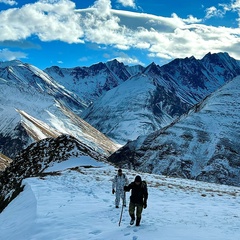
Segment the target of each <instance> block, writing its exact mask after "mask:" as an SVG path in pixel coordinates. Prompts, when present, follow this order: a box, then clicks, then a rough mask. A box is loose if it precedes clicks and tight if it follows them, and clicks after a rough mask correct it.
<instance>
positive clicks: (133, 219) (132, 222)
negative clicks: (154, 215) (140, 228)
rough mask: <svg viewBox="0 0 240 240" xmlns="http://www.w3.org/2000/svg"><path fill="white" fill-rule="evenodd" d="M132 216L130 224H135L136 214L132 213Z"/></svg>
mask: <svg viewBox="0 0 240 240" xmlns="http://www.w3.org/2000/svg"><path fill="white" fill-rule="evenodd" d="M130 217H131V221H130V225H133V224H134V221H135V217H134V215H131V216H130Z"/></svg>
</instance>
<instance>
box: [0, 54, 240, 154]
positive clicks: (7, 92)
mask: <svg viewBox="0 0 240 240" xmlns="http://www.w3.org/2000/svg"><path fill="white" fill-rule="evenodd" d="M239 74H240V67H239V61H236V60H235V59H233V58H231V57H230V56H229V55H228V54H227V53H218V54H211V53H208V54H207V55H206V56H205V57H204V58H203V59H201V60H197V59H195V58H194V57H190V58H185V59H175V60H173V61H172V62H170V63H168V64H166V65H164V66H162V67H160V66H158V65H156V64H155V63H151V64H150V65H149V66H147V67H143V66H140V65H136V66H126V65H124V64H123V63H119V62H118V61H117V60H113V61H110V62H107V63H98V64H94V65H92V66H90V67H76V68H71V69H62V68H59V67H51V68H48V69H46V70H45V71H42V70H40V69H37V68H36V67H34V66H32V65H30V64H24V63H22V62H20V61H10V62H4V63H0V86H1V88H0V91H1V96H0V114H1V116H2V121H1V123H0V152H2V153H3V154H5V155H7V156H9V157H12V156H14V155H15V154H16V153H17V152H19V151H21V150H22V149H24V148H25V147H27V146H28V145H29V144H30V143H32V142H34V141H36V139H35V140H34V139H32V137H29V136H28V132H27V131H29V128H31V126H32V125H30V126H28V129H27V131H26V129H24V127H23V126H25V127H26V124H23V123H24V121H25V120H26V119H25V118H22V116H21V115H19V114H18V113H17V112H16V110H15V109H19V110H20V111H24V112H26V113H27V114H29V115H31V116H32V117H33V118H36V119H39V120H40V121H43V122H45V123H46V124H47V125H49V127H53V129H56V131H59V132H61V133H68V134H70V133H71V134H73V135H74V136H76V137H79V132H81V129H79V127H76V126H75V123H76V122H78V120H77V121H75V120H73V119H74V118H75V117H77V118H79V117H80V118H83V119H84V120H85V121H86V122H87V123H89V124H91V125H92V126H93V127H95V128H96V129H98V130H99V131H100V132H102V133H104V134H106V135H107V136H108V137H110V138H111V139H112V140H114V141H116V142H117V143H120V144H125V143H126V142H127V141H129V140H134V139H136V138H137V137H138V136H140V135H146V134H149V133H151V132H154V131H156V130H158V129H161V128H162V127H164V126H167V125H168V124H169V123H171V122H172V121H174V120H175V119H176V118H178V117H179V116H181V115H182V114H183V113H186V112H187V111H188V110H189V109H190V108H191V107H192V106H193V105H194V104H196V103H198V102H199V101H201V100H202V99H204V98H205V97H206V96H207V95H209V94H211V93H212V92H214V91H216V90H217V89H218V88H219V87H221V86H222V85H223V84H225V82H227V81H229V80H231V79H232V78H234V77H235V76H237V75H239ZM39 103H41V104H39ZM64 109H65V110H64ZM66 109H68V110H67V111H66ZM70 112H72V113H73V114H75V117H73V114H70ZM65 114H67V115H69V114H70V115H71V117H70V118H69V116H67V119H68V120H67V121H66V119H65V117H66V115H65ZM38 133H39V134H40V135H42V134H41V132H40V131H38ZM42 137H47V136H44V135H42Z"/></svg>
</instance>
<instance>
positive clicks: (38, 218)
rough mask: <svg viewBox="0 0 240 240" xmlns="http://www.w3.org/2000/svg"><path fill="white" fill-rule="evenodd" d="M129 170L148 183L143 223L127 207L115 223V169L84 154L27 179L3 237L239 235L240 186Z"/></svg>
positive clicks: (4, 219) (1, 225)
mask: <svg viewBox="0 0 240 240" xmlns="http://www.w3.org/2000/svg"><path fill="white" fill-rule="evenodd" d="M74 162H75V164H76V165H75V166H74ZM85 165H92V168H89V167H88V168H85V167H84V166H85ZM67 167H69V168H71V169H67ZM64 169H66V170H64ZM124 172H126V174H127V176H128V178H129V180H130V181H132V180H133V179H134V177H135V176H136V175H137V174H140V175H141V176H142V178H143V179H145V180H146V181H147V183H148V191H149V200H148V207H147V209H145V210H143V215H142V221H141V225H140V227H136V226H130V225H129V220H130V218H129V216H128V211H127V208H124V211H123V218H122V222H121V225H120V227H119V226H118V222H119V217H120V210H121V209H116V208H115V205H114V199H115V196H114V195H112V194H111V179H112V178H113V177H114V174H116V171H115V169H114V168H113V167H111V166H108V165H107V164H99V163H98V162H95V163H94V162H93V160H91V159H86V157H85V158H83V157H79V158H73V159H70V160H69V162H66V164H65V165H64V166H59V165H55V166H53V167H52V168H51V169H49V171H45V173H44V174H43V175H42V176H40V177H35V178H27V179H25V180H24V182H23V185H24V186H25V187H24V191H23V192H22V193H21V194H20V195H19V196H18V197H17V198H15V199H14V200H13V201H12V202H11V203H10V204H9V205H8V207H7V208H6V209H5V210H4V211H3V212H2V213H1V214H0V237H1V239H4V240H33V239H37V240H45V239H55V240H66V239H69V240H77V239H78V240H84V239H89V240H96V239H98V240H106V239H108V240H113V239H115V240H116V239H117V240H122V239H134V240H146V239H152V240H157V239H162V240H176V239H185V240H202V239H207V240H233V239H238V236H239V218H240V210H239V207H238V205H239V203H240V189H239V188H236V187H229V186H224V185H215V184H207V183H203V182H195V181H189V180H181V179H174V178H167V177H164V176H157V175H152V174H144V173H138V172H134V171H128V170H124ZM128 202H129V193H127V203H128Z"/></svg>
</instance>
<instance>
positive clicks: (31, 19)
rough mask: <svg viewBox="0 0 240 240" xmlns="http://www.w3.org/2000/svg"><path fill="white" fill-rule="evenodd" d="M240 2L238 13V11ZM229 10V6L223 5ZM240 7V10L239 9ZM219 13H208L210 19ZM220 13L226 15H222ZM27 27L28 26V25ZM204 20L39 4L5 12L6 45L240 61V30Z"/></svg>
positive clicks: (100, 3)
mask: <svg viewBox="0 0 240 240" xmlns="http://www.w3.org/2000/svg"><path fill="white" fill-rule="evenodd" d="M237 3H239V1H235V5H232V9H233V6H234V9H235V10H236V9H238V8H237V6H240V4H237ZM222 9H224V11H227V10H226V9H227V6H222ZM239 9H240V8H239ZM217 13H218V11H217V9H216V8H211V9H208V16H209V17H211V16H213V15H214V14H215V15H216V14H217ZM218 14H220V12H219V13H218ZM26 23H27V24H26ZM200 23H201V19H197V18H195V17H194V16H191V15H190V16H188V18H187V19H182V18H180V17H178V16H177V14H175V13H173V14H172V16H171V17H168V18H167V17H161V16H155V15H150V14H143V13H136V12H127V11H120V10H113V9H112V6H111V1H110V0H97V1H96V2H95V3H94V5H93V6H92V7H91V8H89V9H82V10H76V9H75V4H74V3H73V2H71V1H69V0H59V1H52V3H51V2H50V1H43V0H42V1H39V2H36V3H34V4H28V5H25V6H23V7H22V8H20V9H9V10H7V11H2V12H0V29H1V35H0V41H7V40H11V41H14V40H20V39H26V38H28V37H30V36H32V35H36V36H38V37H39V38H40V39H41V40H42V41H52V40H60V41H64V42H67V43H84V42H88V43H93V44H100V45H105V46H109V45H110V46H111V47H114V48H115V49H120V50H129V49H131V48H134V49H139V50H144V51H146V52H147V53H148V55H149V56H152V57H153V56H155V57H159V58H165V59H171V58H177V57H186V56H192V55H194V56H195V57H197V58H201V57H203V56H204V55H205V54H206V53H207V52H219V51H226V50H227V51H228V52H229V54H231V55H232V56H234V57H236V58H240V53H239V51H237V50H236V48H237V46H238V45H239V44H240V38H239V36H240V29H239V28H237V29H234V28H224V27H214V26H206V25H204V24H200Z"/></svg>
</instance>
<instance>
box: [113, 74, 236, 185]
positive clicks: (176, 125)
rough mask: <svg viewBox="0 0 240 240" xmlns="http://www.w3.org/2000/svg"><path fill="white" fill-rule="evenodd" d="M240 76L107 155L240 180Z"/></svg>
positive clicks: (175, 172) (176, 172)
mask: <svg viewBox="0 0 240 240" xmlns="http://www.w3.org/2000/svg"><path fill="white" fill-rule="evenodd" d="M239 83H240V77H237V78H235V79H234V80H232V81H231V82H229V83H228V84H226V85H224V86H223V87H222V88H220V89H219V90H217V91H216V92H215V93H213V94H211V95H210V96H209V97H208V98H206V99H205V100H204V101H203V102H201V103H199V104H197V105H196V106H194V107H193V108H192V109H191V110H190V111H189V112H188V114H186V115H183V116H182V117H180V118H179V119H178V120H176V121H175V122H173V123H171V124H170V125H169V126H167V127H165V128H163V129H161V130H159V131H156V132H154V133H152V134H149V135H147V136H142V137H139V138H138V139H137V140H135V141H132V142H129V143H128V144H126V145H125V146H124V147H122V148H121V149H119V150H118V151H117V152H115V153H114V154H113V155H111V156H110V157H109V161H111V162H112V163H115V164H117V165H119V166H122V167H128V168H133V169H135V170H137V171H144V172H149V173H157V174H164V175H168V176H174V177H182V178H189V179H195V180H200V181H206V182H215V183H220V184H228V185H235V186H240V178H239V176H240V158H239V156H240V148H239V143H238V142H239V134H240V124H239V117H240V84H239Z"/></svg>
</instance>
